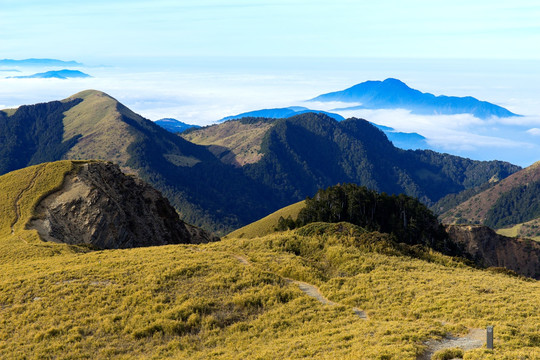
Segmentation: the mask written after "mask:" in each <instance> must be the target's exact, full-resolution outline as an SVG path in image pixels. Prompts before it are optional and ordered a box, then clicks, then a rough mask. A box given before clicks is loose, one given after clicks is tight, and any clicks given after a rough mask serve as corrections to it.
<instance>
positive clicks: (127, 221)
mask: <svg viewBox="0 0 540 360" xmlns="http://www.w3.org/2000/svg"><path fill="white" fill-rule="evenodd" d="M28 227H29V228H31V229H36V230H37V231H38V232H39V234H40V236H41V238H42V239H43V240H45V241H54V242H62V243H67V244H73V245H75V244H87V245H92V246H95V247H97V248H103V249H119V248H131V247H140V246H153V245H166V244H189V243H206V242H211V241H217V240H219V238H217V237H216V236H214V235H212V234H210V233H207V232H206V231H204V230H202V229H199V228H196V227H194V226H192V225H189V224H186V223H184V222H183V221H182V220H180V218H179V216H178V213H177V212H176V210H175V209H174V208H173V207H172V206H171V205H170V204H169V201H168V200H167V199H166V198H164V197H163V196H162V195H161V193H160V192H159V191H157V190H155V189H154V188H152V187H151V186H150V185H148V184H146V183H145V182H143V181H142V180H140V179H138V178H135V177H133V176H127V175H125V174H124V173H122V171H121V170H120V168H119V167H118V166H117V165H114V164H112V163H105V162H90V163H84V164H81V165H79V166H78V169H77V171H75V172H74V173H73V174H70V175H68V176H66V179H65V180H64V184H63V186H62V189H60V190H59V191H57V192H55V193H53V194H51V195H49V196H47V197H46V198H45V199H44V200H42V201H41V202H40V204H39V205H38V207H37V208H36V216H35V218H34V219H33V220H32V221H30V223H29V225H28Z"/></svg>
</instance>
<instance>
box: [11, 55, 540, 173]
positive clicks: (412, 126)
mask: <svg viewBox="0 0 540 360" xmlns="http://www.w3.org/2000/svg"><path fill="white" fill-rule="evenodd" d="M181 60H182V59H180V60H178V61H177V62H173V61H171V63H159V64H154V65H152V64H149V63H144V64H143V65H142V66H140V67H139V66H136V65H132V66H131V67H119V66H118V67H114V66H110V67H99V66H94V67H84V68H81V69H80V70H82V71H84V72H86V73H89V74H90V75H92V76H93V78H89V79H71V80H58V79H6V78H5V77H4V78H3V77H2V76H0V103H2V104H5V105H4V106H2V108H8V107H16V106H19V105H23V104H33V103H38V102H46V101H52V100H60V99H64V98H67V97H69V96H70V95H73V94H75V93H77V92H79V91H82V90H85V89H97V90H101V91H104V92H106V93H108V94H109V95H111V96H113V97H115V98H117V99H118V100H119V101H121V102H122V103H124V104H125V105H126V106H128V107H130V108H131V109H132V110H133V111H135V112H137V113H140V114H141V115H143V116H145V117H147V118H149V119H151V120H157V119H160V118H164V117H172V118H176V119H178V120H180V121H183V122H187V123H191V124H197V125H208V124H211V123H213V122H214V121H216V120H219V119H221V118H223V117H225V116H229V115H234V114H239V113H242V112H246V111H252V110H258V109H264V108H275V107H286V106H293V105H300V106H306V107H309V108H312V109H318V110H331V109H334V108H343V107H346V106H354V105H357V104H354V103H316V102H305V100H307V99H311V98H314V97H315V96H317V95H320V94H322V93H326V92H330V91H336V90H341V89H344V88H347V87H349V86H352V85H354V84H356V83H359V82H362V81H366V80H373V79H375V80H383V79H385V78H386V77H397V78H400V79H402V80H403V81H405V82H406V83H407V84H408V85H409V86H411V87H413V88H417V89H420V90H422V91H425V92H432V93H434V94H436V95H438V94H446V95H455V96H466V95H472V96H475V97H477V98H479V99H480V100H486V101H490V102H494V103H497V104H499V105H503V106H507V107H508V108H509V109H510V110H512V111H514V112H516V113H519V114H524V115H526V116H523V117H512V118H492V119H488V120H481V119H478V118H475V117H474V116H472V115H469V114H461V115H439V116H423V115H416V114H411V113H410V112H409V111H407V110H401V109H397V110H355V111H338V113H340V114H341V115H343V116H344V117H352V116H355V117H361V118H365V119H366V120H369V121H371V122H374V123H376V124H380V125H386V126H390V127H393V128H394V129H396V130H397V131H401V132H417V133H419V134H421V135H423V136H425V137H426V138H427V141H428V143H429V144H430V145H431V146H432V148H433V149H434V150H436V151H442V152H448V153H452V154H456V155H460V156H466V157H470V158H473V159H479V160H492V159H500V160H506V161H510V162H512V163H515V164H519V165H522V166H527V165H529V164H532V163H533V162H535V161H537V160H539V159H540V145H537V143H538V136H539V134H540V133H539V132H540V130H539V129H540V102H539V101H538V96H536V94H538V93H540V88H539V87H538V86H539V85H538V84H540V76H536V77H534V74H533V75H530V74H531V73H530V72H529V73H528V74H529V75H527V76H528V79H529V78H531V76H532V78H531V79H529V80H531V81H528V82H523V78H522V76H521V69H522V67H516V73H513V74H512V76H510V75H508V74H507V75H504V76H503V74H500V73H498V72H496V71H494V72H493V73H490V74H491V75H490V76H488V75H485V76H484V75H482V73H477V72H474V74H473V73H466V75H467V76H466V77H463V78H461V77H459V76H458V74H460V72H456V73H455V74H453V76H451V75H452V74H446V72H443V73H441V72H437V71H432V72H429V71H424V72H420V71H419V70H411V69H417V68H419V67H423V68H428V67H427V66H419V65H418V64H417V62H411V63H407V62H406V61H403V62H399V63H398V62H387V63H386V62H384V61H382V62H375V61H371V60H363V61H362V62H360V63H358V62H350V63H341V62H340V60H336V62H335V63H333V62H328V60H320V61H321V63H317V64H314V63H305V62H304V61H303V60H302V59H299V60H298V59H297V62H296V63H295V62H294V61H288V62H287V66H285V67H284V65H283V64H279V59H270V60H268V59H267V60H261V59H255V60H254V59H252V60H250V61H247V62H242V61H246V60H245V59H244V60H235V59H218V60H219V61H217V60H216V62H215V63H213V64H211V66H209V65H208V64H205V63H201V62H200V61H199V59H197V61H194V62H192V63H189V62H182V61H181ZM381 63H382V65H381ZM362 64H363V66H359V65H362ZM441 64H442V65H444V64H447V63H444V62H443V63H441ZM449 64H454V62H449ZM505 64H506V63H505ZM399 65H401V66H404V68H402V69H399ZM442 65H441V66H442ZM473 65H474V64H473ZM220 66H223V67H220ZM475 66H478V67H479V66H480V65H475ZM471 67H472V68H475V67H474V66H470V64H467V66H466V69H470V68H471ZM390 68H392V69H394V68H395V69H397V70H395V71H392V72H390V71H388V70H387V69H390ZM444 68H445V69H446V67H444ZM493 69H495V70H497V69H498V68H497V67H496V66H495V67H493ZM25 71H27V70H25ZM36 72H37V71H36ZM493 74H498V75H497V76H500V78H497V77H496V76H495V75H493ZM6 76H7V75H6ZM464 79H467V81H465V80H464ZM508 79H514V80H513V82H512V81H509V80H508ZM532 80H535V81H532ZM536 80H538V81H536ZM437 84H440V85H437ZM478 84H481V85H478ZM497 84H504V86H497ZM509 93H510V94H512V98H509V97H508V96H507V94H509Z"/></svg>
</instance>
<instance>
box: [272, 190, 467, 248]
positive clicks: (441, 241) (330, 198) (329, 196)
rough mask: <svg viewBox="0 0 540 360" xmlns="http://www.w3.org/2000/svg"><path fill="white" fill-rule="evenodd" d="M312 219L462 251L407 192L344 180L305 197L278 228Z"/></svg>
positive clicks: (281, 228)
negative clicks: (295, 215) (295, 213)
mask: <svg viewBox="0 0 540 360" xmlns="http://www.w3.org/2000/svg"><path fill="white" fill-rule="evenodd" d="M314 222H327V223H339V222H348V223H351V224H354V225H358V226H360V227H362V228H364V229H366V230H367V231H378V232H381V233H387V234H391V235H393V236H394V237H395V238H396V240H397V241H398V242H402V243H405V244H408V245H426V246H428V247H430V248H433V249H435V250H438V251H441V252H444V253H447V254H452V255H461V251H460V250H459V249H458V247H457V246H456V245H455V244H453V243H452V242H450V241H449V240H448V236H447V234H446V232H445V230H444V227H443V226H442V225H441V224H440V223H439V222H438V220H437V217H436V216H435V215H434V214H433V213H432V212H431V211H430V210H429V209H428V208H427V207H426V206H425V205H424V204H422V203H421V202H420V201H418V200H417V199H415V198H412V197H410V196H407V195H403V194H400V195H388V194H386V193H378V192H376V191H373V190H369V189H367V188H366V187H364V186H358V185H355V184H344V185H336V186H332V187H329V188H327V189H321V190H319V191H317V193H316V194H315V196H314V197H312V198H309V197H308V198H307V199H306V206H305V207H304V208H303V209H302V210H301V211H300V213H299V214H298V218H297V219H296V221H294V220H292V219H291V218H287V219H283V218H280V221H279V223H278V228H277V230H286V229H293V228H297V227H302V226H305V225H307V224H310V223H314Z"/></svg>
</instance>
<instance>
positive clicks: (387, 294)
mask: <svg viewBox="0 0 540 360" xmlns="http://www.w3.org/2000/svg"><path fill="white" fill-rule="evenodd" d="M336 226H337V227H336ZM315 228H317V229H315ZM338 228H343V229H344V231H341V232H336V230H337V229H338ZM325 229H326V230H330V232H328V231H326V230H325ZM308 230H309V231H306V230H305V229H299V230H296V231H288V232H283V233H275V234H271V235H267V236H265V237H261V238H255V239H245V238H244V239H228V240H224V241H221V242H218V243H212V244H206V245H198V246H197V245H171V246H163V247H149V248H139V249H129V250H107V251H97V252H89V253H79V254H77V253H73V252H68V251H59V252H57V254H56V255H54V256H53V255H52V254H49V255H48V256H40V257H35V258H30V257H27V258H22V259H19V258H11V259H4V260H3V261H2V262H1V263H0V264H1V265H0V273H1V274H2V275H1V276H0V288H1V289H2V291H1V292H0V324H2V326H1V327H0V354H1V355H0V357H1V358H6V359H10V358H14V357H15V358H28V359H38V358H65V359H68V358H69V359H72V358H80V359H94V358H119V359H148V358H156V359H157V358H159V359H161V358H172V359H186V358H189V359H208V358H215V359H276V358H289V359H290V358H318V359H416V357H417V356H418V355H419V354H421V353H422V351H423V349H424V345H423V342H424V341H426V340H428V339H432V338H441V337H442V336H444V335H445V334H446V333H453V334H456V335H457V334H460V333H461V334H464V333H467V329H468V328H483V327H485V326H486V325H488V324H489V325H495V351H493V352H490V351H487V350H485V349H477V350H472V351H467V352H466V353H465V358H466V359H519V358H524V359H536V358H539V357H540V336H539V335H538V334H540V313H539V312H538V304H539V301H540V285H539V283H538V282H536V281H527V280H524V279H522V278H516V277H510V276H508V275H504V274H500V273H494V272H490V271H482V270H477V269H472V268H469V267H468V266H466V265H465V264H464V263H462V262H460V261H456V260H454V259H451V258H449V257H446V256H443V255H440V254H438V253H434V252H429V251H427V252H424V253H423V255H422V257H423V258H424V259H426V260H420V259H418V258H412V257H410V256H407V255H403V254H402V253H401V250H400V247H399V246H397V247H395V246H394V247H387V245H388V244H386V243H385V236H384V235H380V234H377V233H366V232H364V231H361V230H358V229H357V228H355V227H350V228H347V226H346V225H331V226H325V225H324V224H322V225H321V224H315V225H312V227H311V228H309V229H308ZM314 230H316V231H314ZM319 230H321V231H319ZM325 231H326V232H325ZM338 234H339V235H338ZM2 241H5V239H3V240H2ZM52 245H53V246H57V245H58V244H52ZM33 246H36V245H34V244H29V245H27V247H29V248H30V247H33ZM58 246H59V245H58ZM236 256H242V257H244V258H247V259H249V264H248V265H246V264H244V263H242V262H241V261H239V260H238V258H237V257H236ZM284 278H293V279H296V280H302V281H306V282H309V283H312V284H315V285H317V286H318V287H319V288H320V290H321V292H322V293H323V294H324V296H326V297H327V298H328V299H330V300H332V301H335V302H338V303H340V304H343V305H342V306H332V305H323V304H321V303H319V302H318V301H317V300H315V299H312V298H310V297H309V296H306V295H305V294H304V293H302V292H301V291H300V290H299V289H298V287H297V286H296V285H295V284H293V283H288V282H286V281H285V280H284ZM352 307H358V308H361V309H363V310H365V311H366V312H367V313H368V315H369V320H361V319H359V318H358V317H357V316H356V315H355V314H354V313H353V312H352V310H351V308H352Z"/></svg>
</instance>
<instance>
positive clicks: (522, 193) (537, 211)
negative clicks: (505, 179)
mask: <svg viewBox="0 0 540 360" xmlns="http://www.w3.org/2000/svg"><path fill="white" fill-rule="evenodd" d="M538 194H540V181H536V182H533V183H531V184H524V185H521V186H517V187H515V188H513V189H511V190H510V191H508V192H506V193H504V194H502V195H501V196H500V197H499V199H498V200H497V202H496V203H495V205H494V206H492V207H491V208H490V209H489V211H488V213H487V217H486V220H485V221H484V224H485V225H486V226H489V227H492V228H494V229H499V228H503V227H506V226H511V225H514V224H519V223H524V222H527V221H529V220H533V219H536V218H538V217H540V202H539V201H538Z"/></svg>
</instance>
